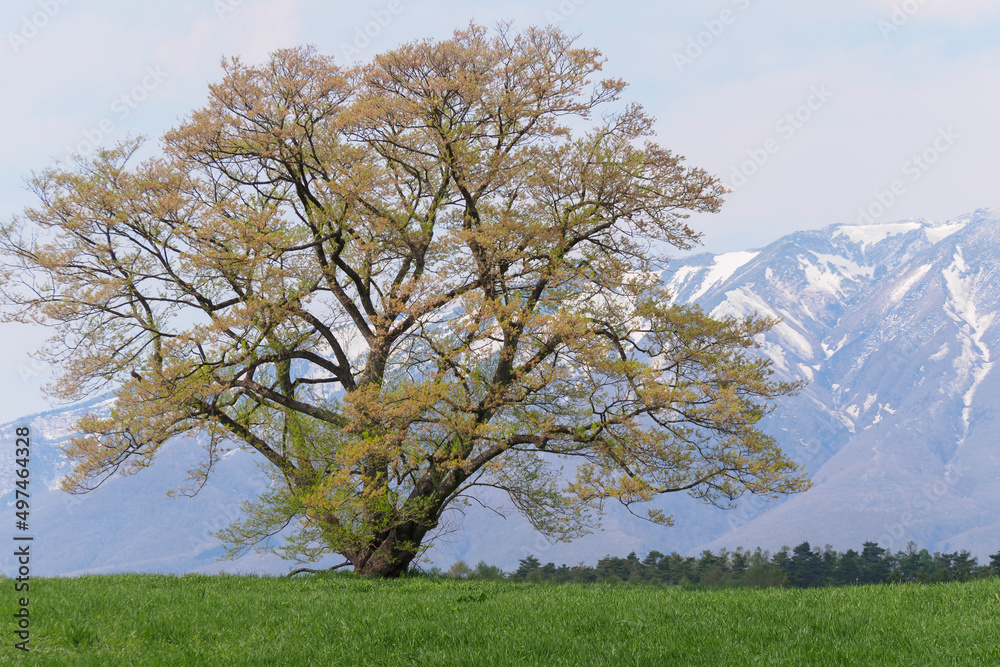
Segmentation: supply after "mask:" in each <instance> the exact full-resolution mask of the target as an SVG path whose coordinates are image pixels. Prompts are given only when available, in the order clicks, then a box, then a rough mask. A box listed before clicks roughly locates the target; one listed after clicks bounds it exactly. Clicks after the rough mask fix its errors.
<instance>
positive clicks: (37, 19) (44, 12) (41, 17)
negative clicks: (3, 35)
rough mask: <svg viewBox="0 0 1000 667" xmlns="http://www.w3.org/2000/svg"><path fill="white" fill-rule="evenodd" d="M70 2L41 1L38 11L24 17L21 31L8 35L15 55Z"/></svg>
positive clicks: (60, 0)
mask: <svg viewBox="0 0 1000 667" xmlns="http://www.w3.org/2000/svg"><path fill="white" fill-rule="evenodd" d="M70 2H71V0H40V2H39V3H38V11H36V12H33V13H32V14H29V15H27V16H24V17H22V19H21V29H20V30H18V31H17V32H8V33H7V42H8V43H9V44H10V48H11V49H13V50H14V53H17V52H18V51H20V50H21V48H22V47H24V46H25V45H26V44H27V43H28V42H30V41H31V40H33V39H34V38H35V37H36V36H37V35H38V33H40V32H41V31H42V30H43V29H44V28H45V26H47V25H48V24H49V23H51V22H52V19H54V18H55V17H56V14H58V13H59V12H60V10H62V8H63V7H65V6H66V5H68V4H69V3H70Z"/></svg>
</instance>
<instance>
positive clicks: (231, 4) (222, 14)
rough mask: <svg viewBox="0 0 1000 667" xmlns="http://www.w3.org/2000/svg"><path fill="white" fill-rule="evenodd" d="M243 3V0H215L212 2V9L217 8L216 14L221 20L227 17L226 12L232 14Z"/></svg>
mask: <svg viewBox="0 0 1000 667" xmlns="http://www.w3.org/2000/svg"><path fill="white" fill-rule="evenodd" d="M242 4H243V0H215V1H214V2H213V3H212V9H214V10H215V15H216V16H217V17H218V18H219V20H220V21H221V20H222V19H224V18H226V14H231V13H232V12H235V11H236V8H237V7H239V6H240V5H242Z"/></svg>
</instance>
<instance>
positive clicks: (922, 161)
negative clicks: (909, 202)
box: [858, 127, 962, 225]
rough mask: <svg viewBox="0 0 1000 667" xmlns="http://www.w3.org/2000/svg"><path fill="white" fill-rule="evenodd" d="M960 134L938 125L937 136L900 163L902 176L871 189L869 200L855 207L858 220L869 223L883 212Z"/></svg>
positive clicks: (861, 223)
mask: <svg viewBox="0 0 1000 667" xmlns="http://www.w3.org/2000/svg"><path fill="white" fill-rule="evenodd" d="M961 138H962V135H960V134H958V133H956V132H955V131H954V130H953V129H951V127H947V128H938V132H937V136H936V137H934V140H933V141H932V142H931V143H930V144H929V145H928V146H927V148H925V149H924V150H922V151H920V152H919V153H914V154H913V155H911V156H910V158H909V159H908V160H907V161H906V162H904V163H903V165H902V167H900V171H901V172H902V175H903V176H904V177H905V178H897V179H894V180H893V181H892V182H891V183H889V185H888V186H886V188H885V189H884V190H882V189H878V190H875V192H873V193H872V197H873V199H872V201H871V202H870V203H869V204H868V205H867V206H863V207H861V208H859V209H858V224H859V225H871V224H874V223H875V221H876V220H877V219H879V218H880V217H882V216H883V215H885V214H886V212H887V211H888V210H889V209H890V208H892V206H893V205H894V204H895V203H896V202H897V201H899V199H900V198H901V197H903V196H904V195H905V194H906V193H907V192H908V191H909V185H912V184H914V183H916V182H917V181H919V180H920V179H921V178H923V176H924V174H926V173H927V172H928V171H930V169H931V167H933V166H934V165H935V164H937V161H938V160H940V159H941V156H942V155H944V154H945V153H947V152H948V151H949V150H951V149H952V147H953V146H954V145H955V144H956V143H957V142H958V140H959V139H961ZM907 182H909V185H908V184H907Z"/></svg>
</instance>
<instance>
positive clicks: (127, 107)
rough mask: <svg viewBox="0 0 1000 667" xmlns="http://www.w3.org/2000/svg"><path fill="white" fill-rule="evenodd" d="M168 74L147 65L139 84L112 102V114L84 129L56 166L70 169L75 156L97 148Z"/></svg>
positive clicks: (158, 67) (157, 66)
mask: <svg viewBox="0 0 1000 667" xmlns="http://www.w3.org/2000/svg"><path fill="white" fill-rule="evenodd" d="M168 75H169V74H168V73H167V72H165V71H164V70H163V69H162V68H161V67H160V66H159V65H156V66H152V65H150V66H149V67H147V68H146V72H145V76H143V78H142V80H141V81H140V82H139V83H138V84H136V85H135V86H133V87H132V88H130V89H129V90H128V91H126V92H124V93H122V94H121V95H119V96H118V97H116V98H115V99H114V100H113V101H112V102H111V106H110V111H111V114H109V115H107V116H105V117H104V118H102V119H101V120H100V121H98V123H97V124H96V125H95V126H93V127H91V128H89V129H87V130H84V132H83V139H82V140H80V141H79V142H77V144H76V145H75V146H67V147H66V155H65V156H64V157H63V159H62V160H58V161H57V162H56V166H57V167H58V168H61V169H68V168H70V163H71V162H72V159H73V156H86V155H90V154H91V153H93V152H94V151H95V150H97V149H98V147H100V146H101V144H102V142H103V141H104V140H105V139H107V138H108V137H109V136H111V135H112V134H114V133H115V132H117V131H118V124H117V123H121V122H122V121H124V120H125V119H126V118H128V117H129V116H130V115H132V112H133V111H134V110H135V109H137V108H138V107H139V106H140V105H141V104H142V103H143V102H144V101H146V99H147V98H148V97H149V95H150V93H152V92H153V91H154V90H156V89H157V88H159V86H160V84H161V83H163V81H164V80H165V79H166V78H167V76H168ZM116 121H117V122H116Z"/></svg>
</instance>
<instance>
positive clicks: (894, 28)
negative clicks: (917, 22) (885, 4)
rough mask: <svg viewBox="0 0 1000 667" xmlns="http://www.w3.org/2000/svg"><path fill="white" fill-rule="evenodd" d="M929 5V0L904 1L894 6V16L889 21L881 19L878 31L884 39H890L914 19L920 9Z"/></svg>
mask: <svg viewBox="0 0 1000 667" xmlns="http://www.w3.org/2000/svg"><path fill="white" fill-rule="evenodd" d="M925 4H927V0H903V2H899V3H897V4H895V5H893V6H892V14H891V15H890V16H889V20H888V21H886V20H885V19H879V21H878V30H879V32H880V33H882V39H889V36H890V35H892V34H893V33H895V32H899V31H900V30H902V29H903V26H905V25H906V24H907V23H909V22H910V19H911V18H913V17H914V16H915V15H916V14H917V12H919V11H920V9H921V8H922V7H923V6H924V5H925Z"/></svg>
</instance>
